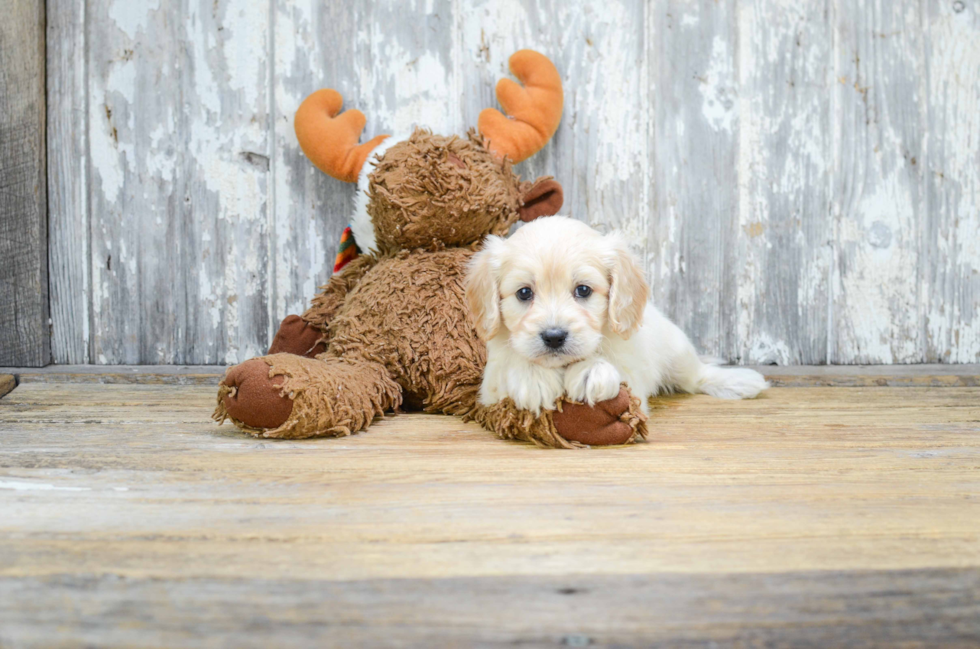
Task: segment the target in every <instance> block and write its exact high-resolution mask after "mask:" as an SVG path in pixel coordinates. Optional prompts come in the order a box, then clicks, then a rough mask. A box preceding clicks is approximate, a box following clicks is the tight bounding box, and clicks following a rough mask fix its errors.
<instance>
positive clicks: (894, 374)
mask: <svg viewBox="0 0 980 649" xmlns="http://www.w3.org/2000/svg"><path fill="white" fill-rule="evenodd" d="M753 369H756V370H758V371H759V372H761V373H762V374H764V375H765V376H766V378H767V379H768V380H769V383H770V384H771V385H772V386H773V387H785V388H804V387H923V388H930V387H932V388H943V387H978V386H980V364H963V365H939V364H923V365H799V366H786V367H783V366H774V365H757V366H753ZM224 373H225V366H223V365H49V366H47V367H41V368H14V367H10V368H4V367H0V397H2V396H3V395H4V394H7V393H8V392H10V391H11V390H12V389H13V388H14V386H15V385H17V384H18V383H135V384H148V385H153V384H164V385H217V384H218V381H220V380H221V377H222V376H223V375H224ZM8 376H9V377H10V378H6V377H8Z"/></svg>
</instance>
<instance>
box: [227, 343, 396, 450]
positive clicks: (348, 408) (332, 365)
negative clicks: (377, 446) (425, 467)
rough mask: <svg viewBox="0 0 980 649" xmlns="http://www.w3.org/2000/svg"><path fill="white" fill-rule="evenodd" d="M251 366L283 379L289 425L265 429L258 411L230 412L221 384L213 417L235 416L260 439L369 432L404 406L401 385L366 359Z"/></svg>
mask: <svg viewBox="0 0 980 649" xmlns="http://www.w3.org/2000/svg"><path fill="white" fill-rule="evenodd" d="M246 363H247V364H254V363H262V364H264V366H265V372H266V374H267V375H268V376H269V377H270V378H273V377H275V378H278V377H283V378H282V379H280V380H281V383H279V384H278V385H279V392H278V393H279V396H280V397H281V398H282V399H283V400H287V399H288V400H289V401H291V402H292V408H291V409H290V412H289V414H288V416H287V418H286V420H285V421H283V422H282V423H280V424H279V425H278V426H275V427H272V426H263V425H261V423H260V422H259V421H258V420H257V419H255V418H253V417H252V415H253V414H254V410H252V409H248V410H246V409H243V408H241V407H239V408H238V409H237V410H235V412H232V411H231V410H230V409H229V408H228V405H227V403H226V401H227V396H225V398H222V393H223V392H225V393H227V391H228V388H227V386H226V384H225V382H224V381H222V384H221V386H219V399H218V407H217V409H216V410H215V413H214V419H215V420H217V421H219V422H220V421H224V419H225V418H230V419H231V420H232V421H233V422H234V423H235V425H237V426H238V427H239V428H241V429H242V430H244V431H245V432H247V433H249V434H251V435H255V436H256V437H276V438H303V437H343V436H345V435H350V434H351V433H356V432H357V431H361V430H364V429H365V428H367V427H368V425H369V424H370V423H371V421H372V420H373V419H374V418H375V417H378V416H382V415H383V414H384V413H385V411H387V410H392V409H394V408H397V407H398V406H399V405H400V404H401V394H400V392H399V388H398V385H397V384H396V383H394V382H393V381H392V380H391V379H390V378H389V377H388V373H387V372H386V371H385V369H384V367H382V366H381V365H379V364H378V363H375V362H372V361H369V360H366V359H355V358H343V359H340V358H331V357H329V355H324V357H322V358H320V359H314V358H304V357H302V356H296V355H294V354H273V355H272V356H263V357H261V358H254V359H252V360H250V361H246ZM236 367H237V366H236ZM277 383H278V382H277ZM236 414H238V415H239V416H240V417H241V418H239V417H236V416H235V415H236Z"/></svg>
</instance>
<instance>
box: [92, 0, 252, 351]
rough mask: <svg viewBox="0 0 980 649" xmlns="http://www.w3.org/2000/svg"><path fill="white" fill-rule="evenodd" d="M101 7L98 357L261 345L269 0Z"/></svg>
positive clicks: (97, 50) (97, 35) (95, 60)
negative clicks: (259, 0)
mask: <svg viewBox="0 0 980 649" xmlns="http://www.w3.org/2000/svg"><path fill="white" fill-rule="evenodd" d="M89 10H90V15H89V16H88V25H89V28H90V29H91V30H92V33H91V34H89V38H88V46H87V52H88V66H89V73H88V74H89V81H88V86H89V87H88V92H89V102H88V103H89V111H88V118H89V126H88V135H89V142H90V162H91V169H92V176H91V192H92V200H91V214H92V217H91V219H92V222H91V236H92V248H91V255H92V271H93V272H92V279H91V281H92V293H93V308H92V313H93V320H94V322H93V326H92V336H93V338H92V360H93V361H95V362H98V363H182V362H185V361H186V359H187V358H198V359H199V360H200V361H201V362H205V363H213V362H230V361H234V360H236V359H239V358H244V357H249V356H253V355H256V354H259V353H262V352H264V351H265V349H266V346H265V344H260V341H262V340H263V339H264V338H265V337H266V336H267V335H268V330H269V314H268V303H269V297H268V284H267V277H268V276H269V251H268V244H267V241H268V227H269V220H270V216H269V211H270V209H271V207H270V202H269V200H268V180H267V177H268V173H269V164H268V160H269V158H270V155H271V150H270V149H271V138H270V136H269V92H268V90H269V70H268V67H267V66H268V57H267V55H266V49H267V40H268V37H267V34H268V23H269V5H268V3H267V2H244V1H239V0H221V1H219V2H211V1H205V0H199V1H198V0H194V1H190V2H182V1H179V0H165V1H164V2H157V1H156V0H153V1H149V0H148V1H145V2H144V1H137V2H132V1H130V0H117V1H116V2H111V3H105V4H101V3H97V4H95V5H89Z"/></svg>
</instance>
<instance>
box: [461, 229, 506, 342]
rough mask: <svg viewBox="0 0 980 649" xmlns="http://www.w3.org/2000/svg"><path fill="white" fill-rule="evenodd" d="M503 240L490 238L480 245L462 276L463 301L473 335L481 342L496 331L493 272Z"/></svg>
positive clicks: (497, 296) (497, 291) (497, 306)
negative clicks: (463, 285)
mask: <svg viewBox="0 0 980 649" xmlns="http://www.w3.org/2000/svg"><path fill="white" fill-rule="evenodd" d="M503 246H504V240H503V239H501V238H500V237H496V236H493V235H490V236H488V237H487V238H486V240H485V241H484V242H483V249H482V250H480V252H478V253H476V254H475V255H473V259H472V260H470V266H469V270H468V272H467V273H466V282H465V287H466V301H467V302H468V303H469V305H470V313H471V314H473V322H474V323H475V324H476V332H477V333H478V334H479V335H480V337H481V338H483V339H484V340H490V339H491V338H493V337H494V336H495V335H496V334H497V330H498V329H500V287H499V285H498V282H497V272H498V271H499V269H500V253H501V250H502V248H503Z"/></svg>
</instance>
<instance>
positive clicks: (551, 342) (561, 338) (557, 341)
mask: <svg viewBox="0 0 980 649" xmlns="http://www.w3.org/2000/svg"><path fill="white" fill-rule="evenodd" d="M566 338H568V332H567V331H565V330H564V329H558V328H552V329H545V330H544V331H542V332H541V340H542V341H544V344H545V346H546V347H547V348H548V349H555V350H558V349H561V348H562V346H563V345H564V344H565V339H566Z"/></svg>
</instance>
